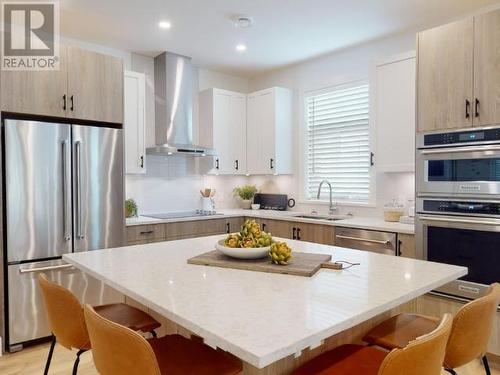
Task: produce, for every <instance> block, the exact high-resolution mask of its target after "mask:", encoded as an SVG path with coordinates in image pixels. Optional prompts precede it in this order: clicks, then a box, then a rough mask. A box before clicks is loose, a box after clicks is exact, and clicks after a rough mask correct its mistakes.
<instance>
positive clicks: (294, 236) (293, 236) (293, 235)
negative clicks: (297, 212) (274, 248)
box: [292, 227, 297, 240]
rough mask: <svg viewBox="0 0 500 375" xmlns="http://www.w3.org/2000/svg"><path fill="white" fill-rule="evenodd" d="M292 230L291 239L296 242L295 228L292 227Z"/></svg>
mask: <svg viewBox="0 0 500 375" xmlns="http://www.w3.org/2000/svg"><path fill="white" fill-rule="evenodd" d="M292 229H293V231H292V239H294V240H296V239H297V235H296V234H295V233H296V232H297V228H295V227H293V228H292Z"/></svg>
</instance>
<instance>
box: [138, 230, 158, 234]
mask: <svg viewBox="0 0 500 375" xmlns="http://www.w3.org/2000/svg"><path fill="white" fill-rule="evenodd" d="M154 232H155V231H154V230H145V231H143V232H139V234H153V233H154Z"/></svg>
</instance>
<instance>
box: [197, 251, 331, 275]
mask: <svg viewBox="0 0 500 375" xmlns="http://www.w3.org/2000/svg"><path fill="white" fill-rule="evenodd" d="M331 259H332V256H331V255H328V254H310V253H297V252H294V253H292V259H291V260H290V261H289V262H288V264H287V265H286V266H280V265H277V264H274V263H272V262H271V260H270V259H269V258H267V257H266V258H262V259H250V260H247V259H235V258H231V257H228V256H227V255H224V254H223V253H221V252H220V251H219V250H213V251H209V252H208V253H204V254H201V255H198V256H195V257H193V258H190V259H188V261H187V262H188V263H189V264H196V265H200V266H212V267H222V268H235V269H239V270H247V271H258V272H269V273H282V274H288V275H295V276H307V277H311V276H312V275H314V274H315V273H316V272H317V271H318V270H319V269H320V268H322V267H324V264H325V263H327V262H329V261H330V260H331Z"/></svg>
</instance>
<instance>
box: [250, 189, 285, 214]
mask: <svg viewBox="0 0 500 375" xmlns="http://www.w3.org/2000/svg"><path fill="white" fill-rule="evenodd" d="M253 201H254V203H255V204H260V209H261V210H275V211H285V210H286V209H287V207H288V197H287V195H286V194H264V193H257V194H255V196H254V198H253Z"/></svg>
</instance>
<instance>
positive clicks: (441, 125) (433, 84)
mask: <svg viewBox="0 0 500 375" xmlns="http://www.w3.org/2000/svg"><path fill="white" fill-rule="evenodd" d="M473 45H474V23H473V20H472V18H470V19H466V20H462V21H458V22H454V23H451V24H448V25H445V26H441V27H437V28H434V29H431V30H426V31H423V32H421V33H419V34H418V46H417V48H418V73H417V74H418V86H417V87H418V88H417V107H418V110H417V123H418V131H421V132H423V131H432V130H445V129H455V128H466V127H470V126H472V107H471V103H472V100H473V90H472V88H473Z"/></svg>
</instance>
